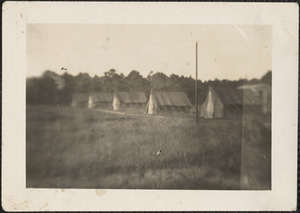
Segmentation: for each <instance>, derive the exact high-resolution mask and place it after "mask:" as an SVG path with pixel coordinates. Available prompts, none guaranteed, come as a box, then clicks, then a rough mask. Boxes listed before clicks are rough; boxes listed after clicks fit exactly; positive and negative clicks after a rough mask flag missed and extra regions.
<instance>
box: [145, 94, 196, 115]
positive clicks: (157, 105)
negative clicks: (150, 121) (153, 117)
mask: <svg viewBox="0 0 300 213" xmlns="http://www.w3.org/2000/svg"><path fill="white" fill-rule="evenodd" d="M191 106H192V104H191V101H190V99H189V98H188V97H187V95H186V93H185V92H151V94H150V98H149V100H148V102H147V105H146V113H148V114H157V113H158V112H159V111H176V110H181V111H189V110H190V109H191Z"/></svg>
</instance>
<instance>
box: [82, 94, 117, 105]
mask: <svg viewBox="0 0 300 213" xmlns="http://www.w3.org/2000/svg"><path fill="white" fill-rule="evenodd" d="M112 101H113V94H112V93H105V92H97V93H92V94H91V95H90V96H89V104H88V108H94V107H104V106H109V105H110V104H111V103H112Z"/></svg>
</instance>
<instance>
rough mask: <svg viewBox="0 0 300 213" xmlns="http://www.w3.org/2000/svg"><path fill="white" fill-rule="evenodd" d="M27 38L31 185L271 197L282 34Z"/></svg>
mask: <svg viewBox="0 0 300 213" xmlns="http://www.w3.org/2000/svg"><path fill="white" fill-rule="evenodd" d="M26 30H27V37H26V42H27V44H26V55H27V59H26V60H27V61H26V62H27V71H26V187H27V188H103V189H177V190H181V189H189V190H271V189H272V187H271V186H272V182H271V165H272V162H271V147H272V140H271V115H272V104H271V103H272V99H271V97H272V26H270V25H235V24H234V25H171V24H140V25H139V24H27V26H26Z"/></svg>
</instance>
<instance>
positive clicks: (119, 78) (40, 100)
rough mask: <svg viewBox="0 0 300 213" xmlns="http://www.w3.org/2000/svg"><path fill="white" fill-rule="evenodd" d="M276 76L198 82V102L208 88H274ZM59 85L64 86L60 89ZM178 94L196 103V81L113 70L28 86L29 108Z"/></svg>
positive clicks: (48, 74)
mask: <svg viewBox="0 0 300 213" xmlns="http://www.w3.org/2000/svg"><path fill="white" fill-rule="evenodd" d="M271 80H272V73H271V71H269V72H268V73H267V74H266V75H264V76H263V77H262V78H261V79H251V80H247V79H239V80H233V81H230V80H226V79H225V80H219V79H215V80H209V81H205V82H202V81H201V80H198V82H197V85H198V101H199V104H201V103H202V102H203V101H204V96H205V94H206V91H207V88H208V86H212V87H230V88H237V87H238V86H241V85H243V84H257V83H267V84H270V85H271ZM57 82H62V83H63V84H62V85H60V86H58V83H57ZM151 90H153V91H174V92H176V91H177V92H179V91H180V92H185V93H186V94H187V96H188V97H189V99H190V100H191V102H192V103H195V79H193V78H192V77H191V76H190V77H185V76H178V75H176V74H171V75H170V76H167V75H166V74H164V73H162V72H157V73H154V72H153V71H150V72H149V74H148V76H147V77H146V78H144V77H143V76H142V75H141V74H140V73H139V72H138V71H136V70H132V71H131V72H130V73H129V74H128V75H127V76H124V75H123V74H122V73H121V74H119V73H118V72H117V70H115V69H110V70H109V71H107V72H104V75H103V76H97V75H95V76H94V77H91V76H89V74H87V73H79V74H78V75H77V76H73V75H70V74H68V73H64V74H62V75H58V74H56V73H55V72H52V71H49V70H47V71H45V72H44V73H43V75H42V76H41V77H39V78H28V79H27V86H26V102H27V103H28V104H38V105H41V104H46V105H54V104H56V105H57V104H59V105H60V104H70V102H71V100H72V95H73V94H74V93H77V92H82V93H92V92H115V91H128V92H144V93H145V94H146V95H147V97H148V96H149V93H150V91H151Z"/></svg>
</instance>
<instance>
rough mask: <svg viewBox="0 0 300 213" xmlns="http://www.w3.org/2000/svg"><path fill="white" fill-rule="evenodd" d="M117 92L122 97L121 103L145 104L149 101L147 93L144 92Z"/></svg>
mask: <svg viewBox="0 0 300 213" xmlns="http://www.w3.org/2000/svg"><path fill="white" fill-rule="evenodd" d="M115 94H116V96H117V97H118V98H119V99H120V101H121V103H125V104H130V103H137V104H143V103H146V102H147V98H146V95H145V93H143V92H117V93H115Z"/></svg>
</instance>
